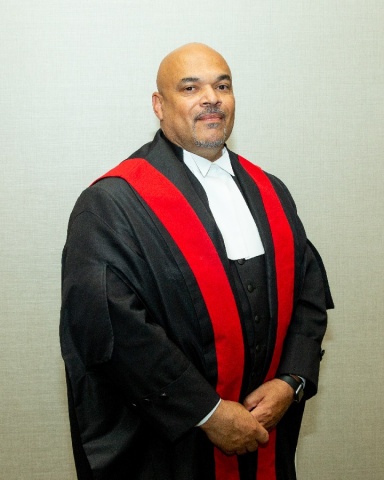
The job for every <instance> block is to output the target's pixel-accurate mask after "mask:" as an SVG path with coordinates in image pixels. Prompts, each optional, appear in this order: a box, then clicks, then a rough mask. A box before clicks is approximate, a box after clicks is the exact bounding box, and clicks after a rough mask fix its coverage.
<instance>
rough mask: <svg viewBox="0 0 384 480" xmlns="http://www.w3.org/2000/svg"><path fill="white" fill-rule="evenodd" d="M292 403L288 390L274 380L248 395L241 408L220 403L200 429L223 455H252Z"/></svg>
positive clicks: (227, 402) (285, 384)
mask: <svg viewBox="0 0 384 480" xmlns="http://www.w3.org/2000/svg"><path fill="white" fill-rule="evenodd" d="M292 401H293V389H292V387H290V386H289V385H288V384H287V383H285V382H283V381H282V380H279V379H274V380H271V381H270V382H266V383H264V384H263V385H261V386H260V387H259V388H257V389H256V390H254V391H253V392H251V393H250V394H249V395H248V396H247V397H246V399H245V400H244V405H241V404H240V403H237V402H232V401H229V400H221V402H220V404H219V406H218V407H217V409H216V411H215V412H214V413H213V415H212V416H211V417H210V418H209V419H208V420H207V422H205V423H204V424H203V425H201V427H200V428H201V429H202V430H203V431H204V432H205V433H206V435H207V436H208V438H209V439H210V441H211V442H212V443H213V444H214V445H216V447H218V448H219V449H220V450H222V451H223V452H224V453H225V454H226V455H234V454H236V455H243V454H245V453H247V452H254V451H255V450H257V448H258V446H259V444H265V443H267V442H268V438H269V435H268V431H271V430H272V429H273V428H274V427H275V426H276V425H277V423H278V422H279V421H280V419H281V418H282V417H283V415H284V414H285V412H286V411H287V410H288V408H289V406H290V405H291V403H292Z"/></svg>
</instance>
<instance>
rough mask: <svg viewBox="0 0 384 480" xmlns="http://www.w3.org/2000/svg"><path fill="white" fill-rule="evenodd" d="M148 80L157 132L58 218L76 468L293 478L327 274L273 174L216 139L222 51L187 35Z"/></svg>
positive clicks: (166, 475) (227, 95) (112, 475)
mask: <svg viewBox="0 0 384 480" xmlns="http://www.w3.org/2000/svg"><path fill="white" fill-rule="evenodd" d="M157 86H158V91H157V92H155V93H154V94H153V109H154V112H155V114H156V116H157V117H158V118H159V120H160V127H161V130H160V131H159V132H158V133H157V134H156V136H155V139H154V140H153V142H151V143H149V144H147V145H144V146H143V147H142V148H141V149H140V150H138V151H137V152H135V153H134V154H133V155H132V156H131V157H130V159H128V160H126V161H125V162H123V163H122V164H121V165H119V166H118V167H117V168H116V169H113V170H112V171H111V172H109V173H108V174H107V175H106V176H104V177H103V178H102V179H99V181H97V182H96V183H95V184H94V185H92V186H91V187H90V188H88V189H87V190H86V191H85V192H83V194H82V195H81V197H80V198H79V200H78V202H77V204H76V206H75V208H74V211H73V212H72V215H71V219H70V223H69V228H68V238H67V243H66V246H65V249H64V253H63V306H62V315H61V343H62V352H63V357H64V360H65V364H66V371H67V384H68V399H69V411H70V420H71V431H72V442H73V448H74V455H75V462H76V468H77V472H78V478H79V479H81V480H88V479H103V480H104V479H105V480H106V479H108V480H120V479H132V480H136V479H140V480H141V479H163V480H170V479H174V480H187V479H188V480H189V479H191V480H192V479H195V480H213V479H215V478H216V479H217V480H238V479H241V480H251V479H253V480H255V479H256V478H257V480H273V479H274V478H276V479H277V480H283V479H293V478H296V475H295V467H294V455H295V448H296V443H297V437H298V433H299V428H300V422H301V417H302V413H303V409H304V401H303V400H302V396H303V395H304V397H305V398H309V397H311V396H312V395H314V394H315V393H316V390H317V380H318V371H319V362H320V359H321V356H322V350H321V341H322V338H323V335H324V332H325V328H326V319H327V316H326V308H327V307H332V299H331V297H330V293H329V290H328V287H327V281H326V275H325V271H324V269H323V266H322V263H321V260H320V257H319V256H318V254H317V252H316V251H315V250H314V248H313V247H312V245H311V244H310V243H309V242H308V241H307V239H306V236H305V232H304V229H303V227H302V225H301V223H300V220H299V219H298V217H297V215H296V210H295V205H294V203H293V200H292V198H291V196H290V194H289V192H288V191H287V189H286V188H285V187H284V185H283V184H282V183H281V182H280V181H279V180H278V179H276V178H275V177H273V176H271V175H269V174H265V173H264V172H263V171H261V169H259V168H258V167H256V166H254V165H253V164H251V163H249V162H248V161H246V160H245V159H243V158H242V157H239V156H238V155H236V154H234V153H232V152H230V151H229V150H228V149H227V148H226V146H225V142H226V140H227V139H228V137H229V136H230V134H231V131H232V128H233V124H234V113H235V100H234V94H233V87H232V75H231V71H230V69H229V67H228V65H227V63H226V62H225V60H224V59H223V57H222V56H221V55H219V54H218V53H217V52H216V51H214V50H212V49H211V48H209V47H207V46H205V45H202V44H188V45H185V46H183V47H181V48H179V49H177V50H175V51H174V52H172V53H170V54H169V55H168V56H167V57H166V58H165V59H164V60H163V61H162V63H161V65H160V68H159V71H158V76H157ZM300 400H302V401H301V402H300Z"/></svg>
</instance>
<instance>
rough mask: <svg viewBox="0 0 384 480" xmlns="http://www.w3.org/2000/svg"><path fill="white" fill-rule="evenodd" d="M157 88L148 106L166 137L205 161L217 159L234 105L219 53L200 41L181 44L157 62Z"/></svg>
mask: <svg viewBox="0 0 384 480" xmlns="http://www.w3.org/2000/svg"><path fill="white" fill-rule="evenodd" d="M157 88H158V91H157V92H155V93H154V94H153V96H152V103H153V109H154V112H155V114H156V116H157V117H158V118H159V120H160V126H161V128H162V130H163V132H164V133H165V135H166V136H167V138H168V139H169V140H171V141H172V142H173V143H175V144H176V145H179V146H181V147H182V148H184V149H185V150H188V151H190V152H192V153H196V154H197V155H200V156H202V157H205V158H208V159H209V160H215V159H216V158H219V157H220V155H221V151H222V148H223V145H224V143H225V141H226V139H227V138H228V137H229V135H230V134H231V131H232V128H233V122H234V109H235V101H234V96H233V89H232V75H231V71H230V69H229V67H228V65H227V62H226V61H225V60H224V58H223V57H222V56H221V55H220V54H219V53H218V52H216V50H214V49H213V48H210V47H208V46H207V45H204V44H202V43H189V44H187V45H183V46H182V47H179V48H177V49H176V50H174V51H173V52H171V53H170V54H169V55H167V56H166V57H165V58H164V59H163V61H162V62H161V64H160V67H159V70H158V73H157Z"/></svg>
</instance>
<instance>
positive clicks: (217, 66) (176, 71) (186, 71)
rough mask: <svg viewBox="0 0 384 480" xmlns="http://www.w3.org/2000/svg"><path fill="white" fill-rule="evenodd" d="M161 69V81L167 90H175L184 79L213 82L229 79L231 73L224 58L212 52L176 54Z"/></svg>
mask: <svg viewBox="0 0 384 480" xmlns="http://www.w3.org/2000/svg"><path fill="white" fill-rule="evenodd" d="M168 60H169V61H168V62H166V64H165V65H163V67H165V68H164V69H163V80H164V81H165V84H167V86H168V87H169V88H175V87H176V86H177V85H179V84H180V83H181V82H185V80H186V79H195V81H200V82H215V81H219V80H220V79H224V78H226V79H228V78H229V79H231V71H230V69H229V67H228V65H227V63H226V61H225V60H224V58H223V57H222V56H221V55H219V54H218V53H217V52H214V51H212V52H211V51H208V52H206V51H204V52H194V53H184V52H182V53H178V54H175V55H173V56H172V57H171V58H169V59H168Z"/></svg>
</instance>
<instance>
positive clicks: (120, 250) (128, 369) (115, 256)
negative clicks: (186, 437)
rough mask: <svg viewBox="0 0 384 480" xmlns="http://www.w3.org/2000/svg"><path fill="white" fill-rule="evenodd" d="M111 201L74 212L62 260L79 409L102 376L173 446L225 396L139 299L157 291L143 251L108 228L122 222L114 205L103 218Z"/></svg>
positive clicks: (65, 335) (64, 329)
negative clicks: (114, 219)
mask: <svg viewBox="0 0 384 480" xmlns="http://www.w3.org/2000/svg"><path fill="white" fill-rule="evenodd" d="M97 190H100V189H94V192H96V193H97ZM87 195H88V196H89V194H87ZM97 195H100V192H98V193H97ZM105 201H106V199H105V198H102V200H100V198H93V201H92V202H91V203H89V202H88V203H89V205H91V210H90V209H87V208H86V206H84V205H83V206H82V208H80V207H79V206H78V207H77V208H75V211H74V213H73V215H72V217H71V221H70V226H69V230H68V238H67V243H66V247H65V250H64V254H63V278H62V282H63V302H62V311H61V327H60V328H61V330H60V336H61V345H62V354H63V358H64V360H65V363H66V368H67V371H68V374H69V378H72V379H73V381H72V389H73V390H74V391H73V395H74V399H75V403H81V401H82V398H84V392H82V391H81V389H82V388H83V386H84V385H86V384H87V382H86V381H82V378H84V379H86V377H87V376H88V375H91V376H93V377H95V373H96V376H99V377H100V378H105V379H107V381H108V382H111V383H112V384H113V386H114V388H115V391H118V392H119V395H121V398H122V399H123V401H124V403H125V404H126V406H127V408H129V409H131V410H132V409H133V410H134V411H135V412H137V415H138V417H139V418H140V420H141V421H143V422H144V423H146V424H147V425H150V427H151V428H154V429H155V430H157V431H158V432H160V433H161V434H162V435H163V436H164V437H165V438H166V439H168V440H171V441H173V440H176V439H177V438H179V437H180V436H181V435H183V434H184V433H185V432H186V431H188V430H189V429H190V428H192V427H193V426H194V425H196V424H197V423H198V422H199V421H200V420H201V419H202V418H203V417H204V416H205V415H207V414H208V413H209V412H210V411H211V410H212V409H213V408H214V406H215V405H216V404H217V402H218V400H219V396H218V395H217V393H216V392H215V390H214V388H213V387H212V386H211V385H210V384H209V383H208V382H207V381H206V380H205V379H204V377H203V376H202V374H201V373H200V372H199V371H198V370H197V369H196V368H195V367H194V365H193V364H192V363H191V362H190V361H189V360H188V358H187V357H186V356H185V355H184V353H183V352H182V351H181V350H180V349H179V348H178V347H177V346H176V345H175V343H173V342H172V341H171V340H170V339H169V338H168V337H167V335H166V332H165V331H164V329H163V328H162V327H161V326H160V325H158V324H157V322H156V318H155V315H154V312H153V311H151V312H150V311H149V310H148V308H146V305H145V303H144V301H143V300H142V299H141V297H140V291H141V290H142V288H143V285H146V284H147V285H148V287H147V288H148V289H150V288H152V287H153V279H151V278H150V273H149V272H148V268H146V264H145V260H144V258H143V257H142V256H141V255H140V246H137V245H135V242H134V240H133V238H132V237H129V236H128V235H127V236H125V237H124V239H122V238H121V235H120V234H119V233H118V232H116V230H115V227H114V225H111V222H109V221H108V218H111V215H113V210H114V209H116V215H119V212H118V206H116V205H114V204H113V202H110V203H108V209H107V210H105V208H104V207H105V205H104V207H103V208H102V209H100V211H98V205H99V204H100V202H101V203H102V204H103V203H104V202H105ZM80 203H81V202H80ZM83 203H84V202H83ZM101 211H107V212H108V213H107V214H106V215H103V216H102V215H101ZM105 394H106V395H107V392H106V393H105ZM87 395H90V392H89V391H88V392H87ZM91 395H92V392H91ZM96 401H98V400H96ZM100 401H102V399H100ZM83 408H86V405H84V406H83ZM78 411H81V409H80V410H78ZM79 423H80V424H81V419H80V421H79ZM86 428H87V426H84V429H86Z"/></svg>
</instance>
